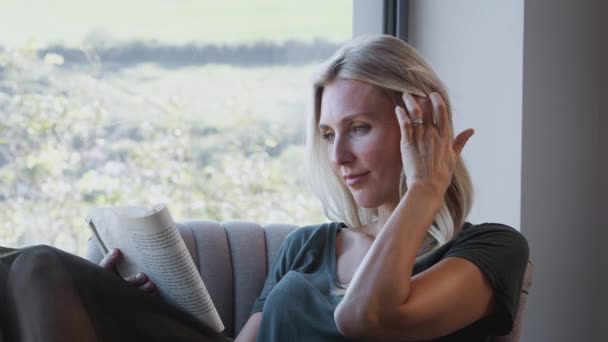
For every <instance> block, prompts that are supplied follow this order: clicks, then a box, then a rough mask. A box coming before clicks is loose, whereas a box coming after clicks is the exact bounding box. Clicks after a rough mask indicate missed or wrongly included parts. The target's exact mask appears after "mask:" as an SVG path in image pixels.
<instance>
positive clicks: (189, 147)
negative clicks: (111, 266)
mask: <svg viewBox="0 0 608 342" xmlns="http://www.w3.org/2000/svg"><path fill="white" fill-rule="evenodd" d="M351 35H352V1H351V0H339V1H338V0H333V1H325V0H309V1H285V0H250V1H239V2H236V1H203V0H191V1H188V0H180V1H164V0H146V1H143V0H129V1H123V0H106V1H103V2H100V1H95V2H94V1H81V0H55V1H46V0H39V1H31V0H30V1H27V0H5V1H3V4H2V11H0V44H1V46H0V118H1V120H0V222H1V226H0V245H2V246H9V247H21V246H25V245H30V244H38V243H44V244H49V245H54V246H57V247H60V248H63V249H65V250H68V251H71V252H74V253H78V254H82V253H83V251H84V247H85V245H86V239H87V238H88V236H89V235H90V233H89V231H88V230H87V228H86V225H85V222H84V218H85V216H86V214H87V213H88V211H89V210H90V209H91V208H92V207H95V206H111V205H146V206H149V205H153V204H156V203H160V202H165V203H168V205H169V208H170V210H171V212H172V214H173V216H174V219H175V220H177V221H184V220H188V219H209V220H217V221H223V220H229V219H243V220H251V221H256V222H260V223H269V222H281V223H291V224H296V225H303V224H310V223H315V222H319V221H322V220H324V219H325V218H324V216H323V214H322V210H321V208H320V205H319V203H318V200H317V199H316V198H314V196H313V195H312V194H311V192H310V190H309V189H308V187H307V184H306V183H305V181H304V177H303V176H304V170H303V163H302V161H303V159H304V140H305V125H304V123H305V117H306V115H307V110H308V109H309V108H310V104H309V102H308V101H309V100H310V99H311V84H310V76H311V73H312V71H313V70H314V68H315V67H316V65H317V64H318V62H319V61H321V60H323V59H324V58H326V57H328V56H329V55H330V54H331V53H333V52H334V51H335V50H336V49H337V48H338V46H340V45H341V44H342V43H343V42H344V41H346V40H348V39H350V37H351Z"/></svg>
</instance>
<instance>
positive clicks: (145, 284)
mask: <svg viewBox="0 0 608 342" xmlns="http://www.w3.org/2000/svg"><path fill="white" fill-rule="evenodd" d="M125 280H126V281H128V282H129V283H131V284H133V285H135V286H136V287H137V288H139V289H140V290H143V291H146V292H156V290H157V288H156V285H155V284H154V283H153V282H152V280H150V278H148V276H147V275H146V274H145V273H142V272H140V273H137V274H134V275H132V276H129V277H127V278H126V279H125Z"/></svg>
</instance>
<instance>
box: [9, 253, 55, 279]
mask: <svg viewBox="0 0 608 342" xmlns="http://www.w3.org/2000/svg"><path fill="white" fill-rule="evenodd" d="M61 267H62V265H61V260H60V259H59V256H58V254H57V250H56V249H55V248H53V247H50V246H46V245H40V246H33V247H29V248H26V249H25V250H24V251H23V252H21V253H20V254H19V256H18V257H17V258H16V259H15V261H14V262H13V265H12V266H11V270H10V273H9V284H10V285H11V287H13V288H14V289H19V288H23V286H28V285H32V284H44V283H45V282H47V281H48V280H49V279H50V278H52V277H54V276H56V275H57V273H58V271H59V270H60V269H61Z"/></svg>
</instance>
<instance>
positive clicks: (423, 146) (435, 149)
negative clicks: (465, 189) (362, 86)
mask: <svg viewBox="0 0 608 342" xmlns="http://www.w3.org/2000/svg"><path fill="white" fill-rule="evenodd" d="M402 97H403V102H404V104H405V107H406V108H403V107H401V106H397V107H395V114H396V115H397V120H398V121H399V126H400V128H401V158H402V161H403V170H404V172H405V177H406V184H407V187H408V189H410V188H411V187H412V186H414V185H418V184H420V185H424V186H431V187H432V188H433V189H435V190H437V191H438V195H440V196H442V197H443V195H444V194H445V191H446V190H447V188H448V187H449V185H450V182H451V181H452V175H453V174H454V168H455V166H456V161H457V160H458V158H459V157H460V154H461V152H462V150H463V148H464V146H465V145H466V144H467V142H468V140H469V138H471V136H472V135H473V134H474V133H475V131H474V130H473V129H471V128H469V129H466V130H464V131H463V132H461V133H460V134H458V136H457V137H456V138H455V139H454V140H452V131H451V128H450V125H449V121H448V112H447V107H446V105H445V102H444V101H443V99H442V98H441V95H439V94H438V93H431V94H430V95H429V97H428V98H424V97H416V98H414V96H412V95H410V94H408V93H403V96H402Z"/></svg>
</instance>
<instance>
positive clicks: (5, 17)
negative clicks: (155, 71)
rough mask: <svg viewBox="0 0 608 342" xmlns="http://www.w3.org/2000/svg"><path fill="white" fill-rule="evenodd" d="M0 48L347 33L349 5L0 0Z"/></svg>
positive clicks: (276, 0)
mask: <svg viewBox="0 0 608 342" xmlns="http://www.w3.org/2000/svg"><path fill="white" fill-rule="evenodd" d="M0 6H1V8H2V10H1V11H0V45H4V46H17V47H21V46H23V45H24V44H29V45H32V44H33V45H34V46H36V47H39V46H42V47H44V46H46V45H47V44H49V43H61V44H64V45H67V46H79V45H80V44H81V43H82V42H83V40H84V39H85V38H87V36H89V37H90V36H98V37H107V38H110V39H112V40H119V41H130V40H134V39H137V40H156V41H159V42H163V43H171V44H184V43H189V42H196V43H227V44H231V43H243V42H252V41H259V40H270V41H275V42H281V41H285V40H287V39H297V40H304V41H309V40H311V39H314V38H317V37H322V38H325V39H328V40H330V41H344V40H347V39H349V38H350V37H351V35H352V0H331V1H328V0H307V1H295V0H252V1H220V0H175V1H167V0H105V1H92V0H90V1H86V0H54V1H49V0H1V1H0Z"/></svg>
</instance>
